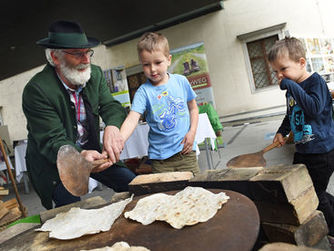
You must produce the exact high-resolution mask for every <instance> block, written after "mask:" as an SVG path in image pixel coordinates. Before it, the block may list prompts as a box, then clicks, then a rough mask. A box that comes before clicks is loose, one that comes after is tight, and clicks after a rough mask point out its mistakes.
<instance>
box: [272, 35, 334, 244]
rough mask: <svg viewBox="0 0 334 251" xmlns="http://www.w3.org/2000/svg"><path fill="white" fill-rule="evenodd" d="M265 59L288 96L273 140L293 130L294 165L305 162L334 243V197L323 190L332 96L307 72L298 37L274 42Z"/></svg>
mask: <svg viewBox="0 0 334 251" xmlns="http://www.w3.org/2000/svg"><path fill="white" fill-rule="evenodd" d="M268 59H269V62H270V64H271V66H272V68H273V70H274V71H275V73H276V74H277V78H278V80H279V85H280V88H281V90H286V98H287V113H286V116H285V118H284V120H283V122H282V124H281V126H280V127H279V129H278V131H277V133H276V135H275V138H274V140H273V141H274V142H276V141H279V142H280V143H281V145H284V143H285V141H284V140H283V137H284V136H286V135H287V134H288V133H289V132H290V131H292V132H293V135H294V143H295V146H296V152H295V154H294V159H293V164H304V165H306V167H307V169H308V171H309V174H310V176H311V179H312V181H313V185H314V188H315V191H316V193H317V196H318V198H319V206H318V210H320V211H322V212H323V214H324V216H325V219H326V221H327V225H328V229H329V233H328V234H329V236H328V239H329V240H330V242H331V244H332V243H333V244H334V237H333V236H334V197H333V196H332V195H331V194H329V193H327V192H326V189H327V185H328V182H329V178H330V177H331V175H332V173H333V170H334V150H333V149H334V122H333V119H332V97H331V95H330V92H329V90H328V87H327V84H326V82H325V81H324V79H323V78H322V77H321V76H320V75H319V74H318V73H316V72H315V73H313V74H310V73H308V72H307V71H306V64H307V62H306V57H305V50H304V47H303V44H302V42H301V41H299V40H298V39H296V38H285V39H283V40H279V41H277V42H276V43H275V44H274V46H273V47H272V48H271V50H270V51H269V54H268Z"/></svg>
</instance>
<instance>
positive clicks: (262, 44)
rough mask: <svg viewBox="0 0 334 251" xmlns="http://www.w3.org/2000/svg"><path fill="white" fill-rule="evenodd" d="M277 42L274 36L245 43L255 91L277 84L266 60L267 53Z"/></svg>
mask: <svg viewBox="0 0 334 251" xmlns="http://www.w3.org/2000/svg"><path fill="white" fill-rule="evenodd" d="M277 40H278V36H277V35H275V36H271V37H268V38H265V39H260V40H256V41H253V42H249V43H247V50H248V56H249V61H250V65H251V69H252V75H253V81H254V86H255V89H259V88H264V87H267V86H270V85H277V84H278V79H277V77H276V74H275V73H274V72H273V70H272V69H271V67H270V64H269V62H268V60H267V55H268V52H269V50H270V48H271V47H272V46H273V45H274V43H275V42H276V41H277Z"/></svg>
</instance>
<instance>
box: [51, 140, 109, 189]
mask: <svg viewBox="0 0 334 251" xmlns="http://www.w3.org/2000/svg"><path fill="white" fill-rule="evenodd" d="M107 161H108V159H101V160H96V161H93V162H89V161H87V160H86V159H85V158H84V157H83V156H81V154H80V153H79V152H78V151H77V150H76V149H75V148H74V147H73V146H71V145H63V146H61V147H60V148H59V150H58V155H57V168H58V172H59V176H60V180H61V181H62V183H63V185H64V187H65V188H66V189H67V190H68V191H69V192H70V193H71V194H73V195H74V196H81V195H84V194H86V193H87V192H88V181H89V176H90V173H91V172H92V170H93V168H94V167H96V166H99V165H101V164H103V163H105V162H107Z"/></svg>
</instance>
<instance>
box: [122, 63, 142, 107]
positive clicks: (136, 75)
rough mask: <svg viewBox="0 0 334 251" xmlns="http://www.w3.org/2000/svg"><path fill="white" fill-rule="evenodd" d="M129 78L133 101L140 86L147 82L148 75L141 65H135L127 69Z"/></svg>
mask: <svg viewBox="0 0 334 251" xmlns="http://www.w3.org/2000/svg"><path fill="white" fill-rule="evenodd" d="M126 75H127V79H128V86H129V94H130V101H131V103H132V100H133V97H134V96H135V93H136V91H137V89H138V88H139V86H140V85H141V84H143V83H145V82H146V77H145V74H144V72H143V67H142V66H141V65H135V66H132V67H129V68H127V69H126Z"/></svg>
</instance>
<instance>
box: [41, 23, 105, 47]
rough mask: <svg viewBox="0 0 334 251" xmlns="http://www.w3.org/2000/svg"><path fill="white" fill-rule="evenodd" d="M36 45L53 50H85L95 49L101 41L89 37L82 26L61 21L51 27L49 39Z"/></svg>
mask: <svg viewBox="0 0 334 251" xmlns="http://www.w3.org/2000/svg"><path fill="white" fill-rule="evenodd" d="M36 43H37V44H38V45H41V46H44V47H47V48H52V49H83V48H92V47H95V46H97V45H99V44H100V41H99V40H97V39H96V38H92V37H87V36H86V34H85V32H84V31H83V29H82V28H81V26H80V24H78V23H76V22H72V21H63V20H60V21H56V22H54V23H52V24H51V25H50V28H49V35H48V37H47V38H44V39H41V40H39V41H37V42H36Z"/></svg>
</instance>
